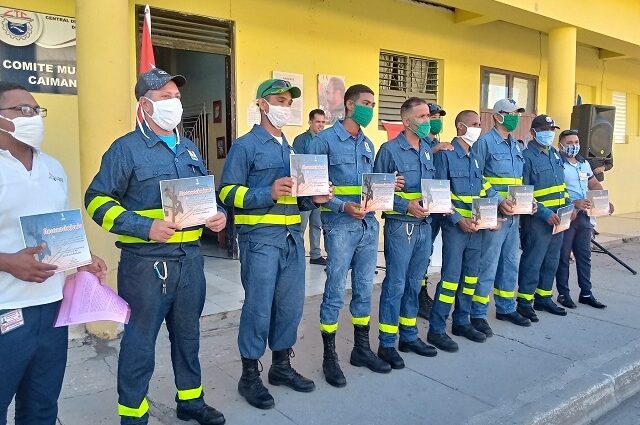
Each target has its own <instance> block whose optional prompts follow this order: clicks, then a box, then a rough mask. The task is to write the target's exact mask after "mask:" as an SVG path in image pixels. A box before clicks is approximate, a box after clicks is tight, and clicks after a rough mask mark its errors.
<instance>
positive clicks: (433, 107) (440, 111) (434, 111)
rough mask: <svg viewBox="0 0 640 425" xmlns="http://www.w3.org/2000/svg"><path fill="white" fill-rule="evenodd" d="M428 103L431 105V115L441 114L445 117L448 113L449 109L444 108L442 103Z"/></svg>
mask: <svg viewBox="0 0 640 425" xmlns="http://www.w3.org/2000/svg"><path fill="white" fill-rule="evenodd" d="M428 105H429V115H433V114H440V116H441V117H444V116H445V115H447V111H445V110H444V109H442V108H441V107H440V105H437V104H435V103H428Z"/></svg>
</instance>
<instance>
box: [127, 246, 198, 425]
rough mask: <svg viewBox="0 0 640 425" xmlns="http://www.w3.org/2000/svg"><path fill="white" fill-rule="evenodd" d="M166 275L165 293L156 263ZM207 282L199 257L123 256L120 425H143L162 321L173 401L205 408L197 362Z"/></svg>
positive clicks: (187, 405) (186, 405)
mask: <svg viewBox="0 0 640 425" xmlns="http://www.w3.org/2000/svg"><path fill="white" fill-rule="evenodd" d="M156 261H159V262H160V263H159V264H158V267H159V269H160V272H161V273H164V269H163V267H162V261H165V262H166V265H167V279H166V294H164V293H163V291H162V280H161V279H160V278H159V277H158V276H157V274H156V271H155V270H154V263H155V262H156ZM205 288H206V282H205V277H204V260H203V258H202V256H200V255H198V256H196V257H191V258H186V257H179V258H175V257H172V258H150V257H141V256H138V255H135V254H132V253H130V252H127V251H122V254H121V257H120V265H119V267H118V293H119V294H120V296H121V297H122V298H123V299H125V300H126V301H127V302H128V303H129V306H130V307H131V317H130V319H129V323H128V324H127V325H125V327H124V335H123V336H122V342H121V343H120V355H119V357H118V396H119V397H118V410H119V413H120V416H121V424H122V425H125V424H126V425H130V424H136V425H137V424H146V423H147V421H148V413H147V411H148V402H147V400H146V395H147V392H148V390H149V381H150V379H151V375H153V370H154V367H155V350H156V339H157V337H158V332H159V330H160V326H161V325H162V322H163V321H166V326H167V330H168V331H169V340H170V343H171V363H172V365H173V373H174V377H175V385H176V388H177V389H178V393H177V397H176V399H177V400H179V401H178V402H179V403H182V404H183V405H184V406H185V407H186V408H191V407H196V406H198V405H202V403H204V401H203V399H202V386H201V382H202V381H201V373H200V361H199V360H198V351H199V349H200V315H201V314H202V308H203V307H204V300H205Z"/></svg>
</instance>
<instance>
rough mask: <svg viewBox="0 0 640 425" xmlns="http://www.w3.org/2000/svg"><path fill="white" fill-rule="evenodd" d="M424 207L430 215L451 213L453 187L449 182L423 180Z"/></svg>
mask: <svg viewBox="0 0 640 425" xmlns="http://www.w3.org/2000/svg"><path fill="white" fill-rule="evenodd" d="M421 183H422V205H423V206H424V208H425V209H426V210H428V211H429V214H432V213H445V214H446V213H450V212H451V210H452V208H453V206H452V205H451V187H450V185H449V180H431V179H422V181H421Z"/></svg>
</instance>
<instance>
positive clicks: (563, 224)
mask: <svg viewBox="0 0 640 425" xmlns="http://www.w3.org/2000/svg"><path fill="white" fill-rule="evenodd" d="M574 210H575V208H574V206H573V205H567V206H566V207H562V208H558V211H556V214H558V217H560V224H556V225H555V226H553V234H554V235H555V234H556V233H560V232H564V231H565V230H567V229H568V228H569V226H571V216H572V215H573V211H574Z"/></svg>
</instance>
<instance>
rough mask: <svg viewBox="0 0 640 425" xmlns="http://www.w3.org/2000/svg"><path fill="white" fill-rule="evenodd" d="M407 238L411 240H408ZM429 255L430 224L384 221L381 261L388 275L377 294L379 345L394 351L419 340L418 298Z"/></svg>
mask: <svg viewBox="0 0 640 425" xmlns="http://www.w3.org/2000/svg"><path fill="white" fill-rule="evenodd" d="M409 234H410V235H411V237H409ZM430 253H431V225H430V223H426V222H424V221H423V222H420V223H408V222H404V221H400V220H395V219H390V218H387V219H385V223H384V258H385V264H386V268H387V273H386V276H385V278H384V280H383V281H382V292H380V325H379V328H380V335H379V339H380V345H382V346H383V347H393V346H395V342H396V334H397V333H398V329H399V331H400V341H403V342H411V341H415V340H416V339H417V338H418V327H417V326H416V317H417V315H418V294H419V293H420V285H421V282H422V277H423V275H424V270H425V267H426V266H427V264H428V262H429V255H430Z"/></svg>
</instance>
